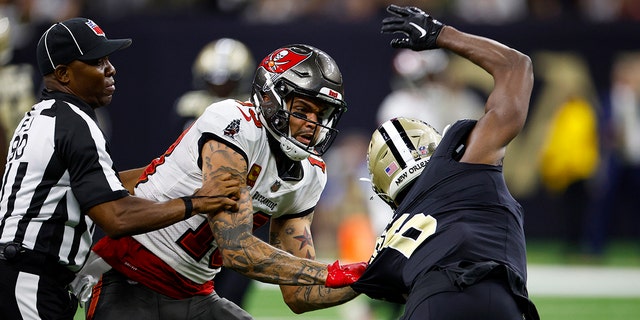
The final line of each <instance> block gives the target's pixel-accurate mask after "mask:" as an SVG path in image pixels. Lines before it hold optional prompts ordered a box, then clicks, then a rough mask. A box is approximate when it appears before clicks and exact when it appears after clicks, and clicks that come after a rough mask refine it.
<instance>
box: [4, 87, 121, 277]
mask: <svg viewBox="0 0 640 320" xmlns="http://www.w3.org/2000/svg"><path fill="white" fill-rule="evenodd" d="M95 119H96V115H95V112H94V110H93V109H92V108H91V107H90V106H89V105H87V104H86V103H85V102H83V101H81V100H80V99H78V98H77V97H75V96H72V95H69V94H65V93H61V92H47V91H43V100H42V101H40V102H39V103H37V104H36V105H34V106H33V108H32V109H31V110H30V111H29V112H27V114H26V115H25V117H24V118H23V119H22V121H21V122H20V124H19V125H18V127H17V128H16V130H15V133H14V135H13V138H12V142H11V146H10V149H9V155H8V162H7V165H6V169H5V172H4V176H3V179H2V191H1V193H0V197H1V198H0V200H1V202H0V216H1V217H2V220H0V243H7V242H18V243H20V244H22V246H23V247H24V248H26V249H31V250H33V251H36V252H39V253H43V254H45V255H47V256H50V257H58V261H59V264H61V265H65V266H67V267H68V268H69V269H71V270H72V271H77V270H78V269H79V268H80V267H81V266H82V265H83V264H84V261H85V259H86V256H87V255H88V254H89V250H90V248H91V245H92V233H93V231H94V223H93V221H92V220H91V219H90V218H89V217H88V216H86V214H85V212H86V211H87V210H88V209H89V208H91V207H92V206H94V205H97V204H100V203H104V202H107V201H111V200H116V199H119V198H121V197H124V196H127V195H128V192H127V190H126V189H125V188H124V187H123V186H122V183H121V182H120V179H119V178H118V175H117V172H116V170H115V168H114V167H113V162H112V160H111V156H110V154H109V148H108V145H107V141H106V140H105V138H104V135H103V133H102V131H101V130H100V128H99V127H98V125H97V123H96V120H95Z"/></svg>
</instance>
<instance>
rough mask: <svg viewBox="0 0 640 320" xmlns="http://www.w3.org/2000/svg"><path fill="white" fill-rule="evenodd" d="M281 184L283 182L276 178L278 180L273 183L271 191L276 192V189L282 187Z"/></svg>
mask: <svg viewBox="0 0 640 320" xmlns="http://www.w3.org/2000/svg"><path fill="white" fill-rule="evenodd" d="M281 185H282V184H281V183H280V180H276V182H274V183H273V184H272V185H271V192H276V191H278V190H279V189H280V186H281Z"/></svg>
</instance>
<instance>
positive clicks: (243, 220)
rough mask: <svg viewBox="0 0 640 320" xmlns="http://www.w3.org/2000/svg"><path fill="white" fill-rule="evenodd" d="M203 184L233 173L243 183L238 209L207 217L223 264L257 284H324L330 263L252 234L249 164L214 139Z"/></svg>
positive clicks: (205, 157) (206, 150)
mask: <svg viewBox="0 0 640 320" xmlns="http://www.w3.org/2000/svg"><path fill="white" fill-rule="evenodd" d="M202 159H203V161H202V162H203V163H202V174H203V182H202V183H203V185H206V184H209V183H217V182H218V179H220V177H224V176H225V175H227V174H229V173H230V174H231V175H232V176H233V177H237V179H238V180H239V181H242V187H241V192H240V199H239V201H238V207H239V210H238V211H237V212H231V211H222V212H220V213H218V214H215V215H213V214H210V215H209V216H208V219H209V226H210V227H211V229H212V231H213V236H214V238H215V240H216V242H217V243H218V250H219V251H220V253H221V255H222V259H223V264H224V266H225V267H227V268H231V269H233V270H235V271H237V272H240V273H242V274H243V275H245V276H247V277H250V278H252V279H256V280H258V281H262V282H267V283H275V284H286V285H313V284H324V283H325V280H326V278H327V264H325V263H321V262H318V261H313V260H309V259H301V258H298V257H295V256H293V255H291V254H289V253H287V252H285V251H283V250H279V249H276V248H275V247H272V246H270V245H269V244H267V243H266V242H264V241H262V240H260V239H259V238H257V237H255V236H254V235H253V232H252V231H253V230H252V229H253V206H252V204H251V197H250V195H249V189H248V188H247V186H246V177H247V161H246V159H245V158H244V157H243V156H242V155H241V154H240V153H238V152H236V151H235V150H234V149H232V148H230V147H228V146H227V145H226V144H224V143H221V142H218V141H215V140H211V141H209V142H207V143H206V144H205V145H204V147H203V149H202Z"/></svg>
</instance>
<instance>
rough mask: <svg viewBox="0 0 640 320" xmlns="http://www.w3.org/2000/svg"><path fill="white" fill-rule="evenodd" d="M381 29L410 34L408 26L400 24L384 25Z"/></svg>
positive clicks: (388, 31) (387, 31)
mask: <svg viewBox="0 0 640 320" xmlns="http://www.w3.org/2000/svg"><path fill="white" fill-rule="evenodd" d="M380 31H382V33H396V32H402V33H404V34H406V35H407V36H408V35H409V30H407V28H405V27H403V26H399V25H383V26H382V28H380Z"/></svg>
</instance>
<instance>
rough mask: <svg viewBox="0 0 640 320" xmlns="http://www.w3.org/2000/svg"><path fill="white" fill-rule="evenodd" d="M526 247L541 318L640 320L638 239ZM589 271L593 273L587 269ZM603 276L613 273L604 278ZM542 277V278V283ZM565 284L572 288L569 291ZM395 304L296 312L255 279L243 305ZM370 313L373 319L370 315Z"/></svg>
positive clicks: (382, 311) (330, 318)
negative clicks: (578, 246) (592, 248)
mask: <svg viewBox="0 0 640 320" xmlns="http://www.w3.org/2000/svg"><path fill="white" fill-rule="evenodd" d="M527 250H528V257H529V263H530V265H531V267H530V272H529V278H530V279H529V280H530V281H529V282H530V287H529V290H530V293H531V297H532V300H533V302H534V303H535V304H536V306H537V307H538V311H539V312H540V317H541V319H543V320H567V319H580V320H634V319H639V320H640V276H637V275H638V273H639V272H640V244H639V243H635V242H616V243H615V244H613V245H611V246H610V247H609V249H608V250H607V252H606V254H605V255H604V256H602V257H599V258H598V259H594V258H593V257H585V256H580V255H572V254H567V253H566V251H565V250H564V249H563V247H562V246H561V245H560V244H558V243H556V242H531V241H530V244H529V246H528V249H527ZM549 266H551V268H549ZM556 266H559V268H560V270H561V272H555V273H551V275H549V273H543V274H544V277H545V279H534V276H535V275H537V274H538V275H539V273H536V272H540V269H542V270H543V271H545V272H548V270H549V269H551V270H555V269H554V268H555V267H556ZM585 270H589V271H588V272H586V273H585ZM534 271H535V272H534ZM603 274H608V275H609V276H611V275H613V277H612V278H607V277H604V278H602V277H600V276H601V275H603ZM616 274H618V275H619V276H618V277H616ZM629 274H630V275H631V276H629ZM546 278H548V279H546ZM596 278H597V279H596ZM533 280H536V281H535V283H534V281H533ZM540 280H544V281H542V283H541V282H540ZM534 284H535V286H534ZM609 284H611V285H612V286H613V288H614V289H615V286H619V287H621V288H622V289H623V290H627V292H626V293H624V292H618V291H615V290H611V289H610V288H606V287H607V286H608V285H609ZM554 286H558V292H561V294H554ZM567 286H571V287H572V289H567ZM598 286H602V287H601V288H602V290H601V291H602V293H603V294H602V295H599V294H598V292H600V290H599V289H600V287H598ZM533 288H540V289H539V290H538V292H540V293H541V294H536V292H535V290H533ZM572 292H575V294H572ZM618 293H621V294H618ZM395 307H396V306H395V305H392V304H387V303H384V302H380V301H374V300H370V299H368V298H367V297H365V296H360V297H358V298H357V299H355V300H353V301H350V302H348V303H346V304H344V305H341V306H337V307H333V308H329V309H325V310H318V311H313V312H307V313H304V314H301V315H296V314H294V313H293V312H291V311H290V310H289V308H288V307H287V306H286V305H285V304H284V302H283V301H282V297H281V295H280V291H279V289H278V288H277V286H274V285H266V284H258V283H257V282H254V283H253V284H252V286H251V287H250V291H249V293H248V296H247V303H246V305H245V309H246V310H247V311H248V312H249V313H250V314H251V315H253V317H254V318H255V319H256V320H293V319H305V320H321V319H322V320H325V319H326V320H364V319H366V320H392V319H397V313H394V310H395V309H394V308H395ZM82 312H83V310H81V309H79V310H78V314H77V316H76V318H75V320H83V319H84V316H83V313H82ZM367 314H368V315H370V317H368V318H367V317H366V316H365V315H367Z"/></svg>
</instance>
